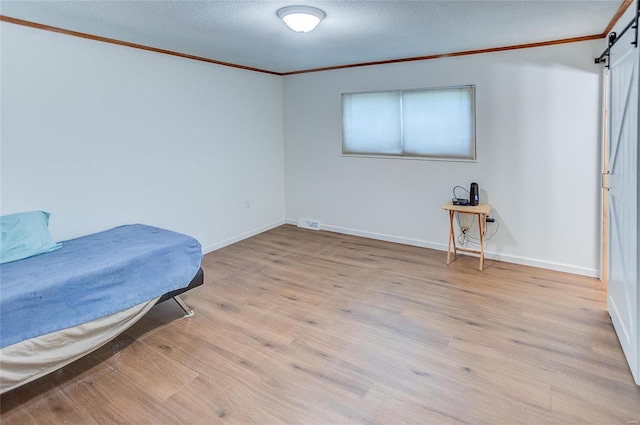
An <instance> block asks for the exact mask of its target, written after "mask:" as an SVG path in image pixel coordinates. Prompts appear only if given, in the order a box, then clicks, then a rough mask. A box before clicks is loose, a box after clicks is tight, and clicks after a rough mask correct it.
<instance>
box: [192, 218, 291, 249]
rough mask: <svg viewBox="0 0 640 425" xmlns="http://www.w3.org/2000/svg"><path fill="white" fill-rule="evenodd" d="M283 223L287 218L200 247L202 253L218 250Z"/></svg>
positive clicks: (286, 221)
mask: <svg viewBox="0 0 640 425" xmlns="http://www.w3.org/2000/svg"><path fill="white" fill-rule="evenodd" d="M285 223H288V220H278V221H276V222H273V223H271V224H267V225H265V226H261V227H258V228H257V229H253V230H250V231H248V232H245V233H242V234H240V235H237V236H234V237H232V238H229V239H226V240H224V241H222V242H218V243H216V244H213V245H208V246H204V247H202V253H203V254H208V253H210V252H213V251H216V250H218V249H220V248H224V247H225V246H228V245H231V244H234V243H236V242H240V241H241V240H243V239H247V238H250V237H252V236H255V235H259V234H260V233H263V232H266V231H267V230H271V229H274V228H276V227H278V226H282V225H283V224H285Z"/></svg>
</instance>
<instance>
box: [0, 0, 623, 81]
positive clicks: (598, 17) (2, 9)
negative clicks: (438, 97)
mask: <svg viewBox="0 0 640 425" xmlns="http://www.w3.org/2000/svg"><path fill="white" fill-rule="evenodd" d="M294 4H307V5H311V6H315V7H317V8H320V9H322V10H324V11H325V13H326V14H327V16H326V18H325V19H324V20H323V21H322V22H321V23H320V25H319V26H318V28H316V29H315V30H314V31H312V32H310V33H306V34H301V33H295V32H293V31H291V30H290V29H288V28H287V27H286V26H285V25H284V23H283V22H282V21H281V20H280V19H279V18H278V17H277V16H276V11H277V10H278V9H280V8H281V7H283V6H287V5H294ZM621 4H622V0H600V1H582V0H572V1H553V0H546V1H532V0H521V1H489V0H484V1H451V0H450V1H400V0H398V1H394V0H387V1H337V0H334V1H331V0H329V1H325V0H323V1H313V0H299V1H284V0H283V1H271V0H264V1H245V0H235V1H213V0H212V1H187V0H184V1H183V0H174V1H151V0H149V1H79V0H75V1H59V0H49V1H6V0H2V1H1V2H0V14H2V15H4V16H7V17H11V18H17V19H22V20H26V21H31V22H35V23H39V24H44V25H49V26H54V27H59V28H63V29H66V30H72V31H78V32H83V33H88V34H92V35H96V36H101V37H108V38H113V39H117V40H122V41H126V42H130V43H136V44H142V45H145V46H149V47H154V48H158V49H164V50H171V51H175V52H179V53H183V54H189V55H194V56H200V57H203V58H207V59H212V60H216V61H222V62H229V63H233V64H237V65H241V66H246V67H252V68H258V69H263V70H268V71H272V72H278V73H287V72H292V71H299V70H306V69H314V68H322V67H331V66H340V65H347V64H356V63H364V62H373V61H384V60H392V59H401V58H410V57H417V56H428V55H434V54H443V53H452V52H460V51H468V50H476V49H485V48H495V47H503V46H510V45H518V44H526V43H537V42H544V41H551V40H558V39H566V38H573V37H582V36H590V35H594V34H600V33H602V32H603V31H604V30H605V29H606V27H607V25H608V24H609V22H610V21H611V19H612V18H613V17H614V15H615V13H616V12H617V10H618V8H619V7H620V5H621Z"/></svg>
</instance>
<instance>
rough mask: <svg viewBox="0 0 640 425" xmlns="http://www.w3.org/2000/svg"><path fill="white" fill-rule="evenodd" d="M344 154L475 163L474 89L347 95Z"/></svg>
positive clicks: (344, 102) (343, 123) (470, 87)
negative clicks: (473, 161) (469, 161)
mask: <svg viewBox="0 0 640 425" xmlns="http://www.w3.org/2000/svg"><path fill="white" fill-rule="evenodd" d="M342 153H343V154H344V155H358V156H388V157H409V158H424V159H449V160H475V159H476V137H475V86H458V87H440V88H430V89H420V90H397V91H386V92H375V93H345V94H343V95H342Z"/></svg>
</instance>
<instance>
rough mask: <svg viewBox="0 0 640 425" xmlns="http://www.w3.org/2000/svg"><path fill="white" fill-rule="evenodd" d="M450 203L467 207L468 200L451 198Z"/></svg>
mask: <svg viewBox="0 0 640 425" xmlns="http://www.w3.org/2000/svg"><path fill="white" fill-rule="evenodd" d="M451 203H452V204H453V205H469V200H468V199H464V198H453V199H452V200H451Z"/></svg>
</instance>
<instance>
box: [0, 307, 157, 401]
mask: <svg viewBox="0 0 640 425" xmlns="http://www.w3.org/2000/svg"><path fill="white" fill-rule="evenodd" d="M159 299H160V297H157V298H154V299H152V300H150V301H145V302H143V303H140V304H138V305H136V306H133V307H131V308H128V309H126V310H123V311H120V312H118V313H115V314H111V315H109V316H105V317H101V318H99V319H95V320H92V321H90V322H87V323H83V324H81V325H78V326H73V327H71V328H67V329H62V330H59V331H56V332H51V333H48V334H45V335H40V336H38V337H35V338H31V339H28V340H26V341H22V342H18V343H16V344H12V345H8V346H6V347H3V348H2V349H0V394H1V393H4V392H7V391H9V390H12V389H14V388H17V387H19V386H20V385H24V384H26V383H27V382H30V381H33V380H35V379H37V378H40V377H42V376H44V375H46V374H48V373H51V372H53V371H54V370H57V369H60V368H61V367H63V366H66V365H68V364H69V363H71V362H73V361H74V360H77V359H79V358H80V357H83V356H85V355H87V354H89V353H90V352H92V351H94V350H96V349H98V348H100V347H102V346H103V345H104V344H106V343H107V342H109V341H111V340H112V339H114V338H115V337H116V336H118V335H120V334H121V333H122V332H124V331H125V330H127V329H128V328H129V327H131V326H132V325H133V324H134V323H136V322H137V321H138V320H140V318H141V317H142V316H144V315H145V314H146V313H147V311H149V309H151V307H153V306H154V305H155V304H156V302H157V301H158V300H159Z"/></svg>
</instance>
